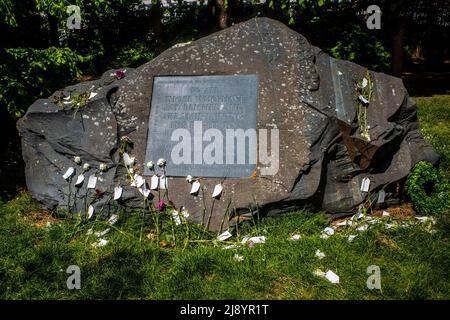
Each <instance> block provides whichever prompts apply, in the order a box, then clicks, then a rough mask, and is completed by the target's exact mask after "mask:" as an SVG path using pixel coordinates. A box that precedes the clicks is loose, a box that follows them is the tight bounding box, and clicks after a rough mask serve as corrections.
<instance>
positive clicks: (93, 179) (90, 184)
mask: <svg viewBox="0 0 450 320" xmlns="http://www.w3.org/2000/svg"><path fill="white" fill-rule="evenodd" d="M96 184H97V177H96V176H90V177H89V181H88V185H87V188H88V189H95V185H96Z"/></svg>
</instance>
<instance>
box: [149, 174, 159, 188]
mask: <svg viewBox="0 0 450 320" xmlns="http://www.w3.org/2000/svg"><path fill="white" fill-rule="evenodd" d="M158 186H159V177H158V176H157V175H156V174H154V175H153V176H152V178H151V180H150V189H151V190H158Z"/></svg>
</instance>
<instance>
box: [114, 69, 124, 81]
mask: <svg viewBox="0 0 450 320" xmlns="http://www.w3.org/2000/svg"><path fill="white" fill-rule="evenodd" d="M114 76H115V77H116V79H117V80H120V79H122V78H125V71H124V70H116V73H115V75H114Z"/></svg>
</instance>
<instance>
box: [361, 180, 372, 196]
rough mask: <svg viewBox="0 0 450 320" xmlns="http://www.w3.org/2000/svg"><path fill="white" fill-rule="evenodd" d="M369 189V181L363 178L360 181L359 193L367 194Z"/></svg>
mask: <svg viewBox="0 0 450 320" xmlns="http://www.w3.org/2000/svg"><path fill="white" fill-rule="evenodd" d="M369 187H370V179H369V178H367V177H366V178H364V179H362V182H361V191H362V192H368V191H369Z"/></svg>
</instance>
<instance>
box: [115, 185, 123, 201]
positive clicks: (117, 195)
mask: <svg viewBox="0 0 450 320" xmlns="http://www.w3.org/2000/svg"><path fill="white" fill-rule="evenodd" d="M122 191H123V189H122V187H114V200H119V199H120V197H122Z"/></svg>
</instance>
